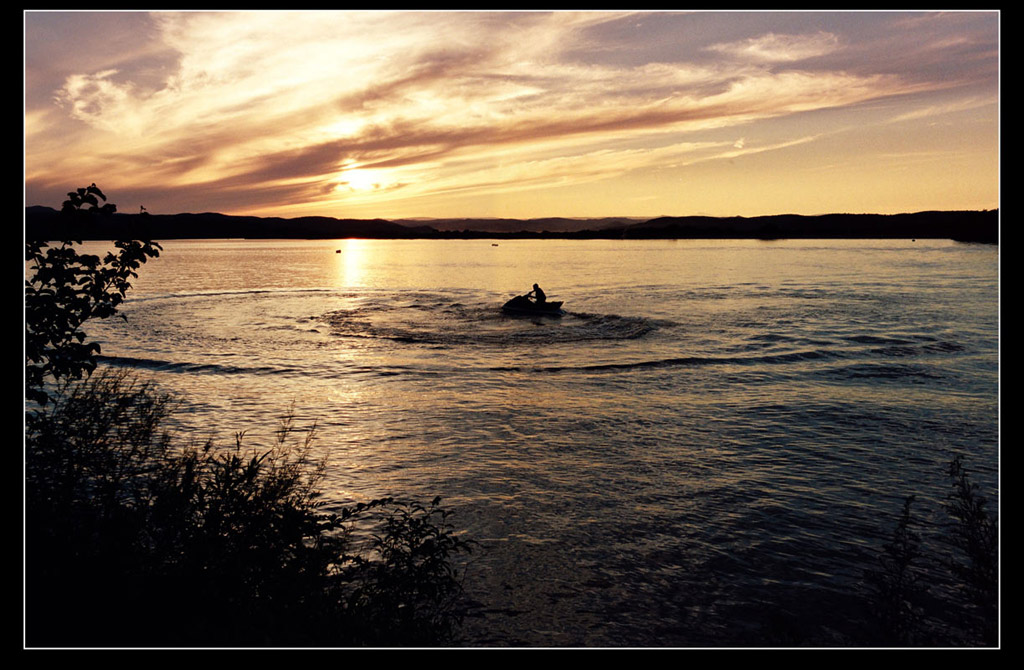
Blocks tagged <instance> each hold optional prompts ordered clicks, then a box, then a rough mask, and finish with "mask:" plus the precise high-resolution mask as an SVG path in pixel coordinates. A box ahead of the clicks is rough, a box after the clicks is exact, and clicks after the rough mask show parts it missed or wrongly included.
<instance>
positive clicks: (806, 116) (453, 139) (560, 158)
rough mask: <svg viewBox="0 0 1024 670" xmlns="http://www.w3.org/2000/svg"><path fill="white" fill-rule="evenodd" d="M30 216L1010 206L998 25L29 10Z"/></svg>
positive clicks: (768, 15)
mask: <svg viewBox="0 0 1024 670" xmlns="http://www.w3.org/2000/svg"><path fill="white" fill-rule="evenodd" d="M24 21H25V200H26V204H27V205H49V206H52V207H57V208H59V207H60V203H61V202H62V201H63V200H64V198H65V194H66V193H67V191H69V190H71V189H72V188H75V187H78V186H86V185H88V184H90V183H93V182H95V183H96V184H97V185H99V186H100V187H101V188H102V189H103V190H104V192H105V193H106V194H107V195H108V196H109V197H110V200H111V201H112V202H114V203H116V204H117V205H118V209H119V211H124V212H133V211H139V207H140V206H145V208H146V209H147V210H148V211H150V212H152V213H154V214H173V213H179V212H208V211H216V212H222V213H226V214H256V215H261V216H284V217H295V216H303V215H323V216H333V217H339V218H344V217H353V218H375V217H381V218H392V219H394V218H403V217H485V216H507V217H517V218H529V217H541V216H568V217H598V216H650V217H654V216H660V215H675V216H685V215H692V214H705V215H712V216H733V215H741V216H756V215H761V214H779V213H798V214H821V213H829V212H875V213H893V212H913V211H921V210H929V209H991V208H995V207H998V204H999V33H1000V23H999V22H1000V14H999V13H998V12H996V11H979V12H961V11H957V12H834V11H830V12H693V13H691V12H648V11H642V12H635V13H630V12H605V11H596V12H567V11H557V12H533V11H528V12H508V11H502V12H489V11H465V12H451V11H437V12H433V11H427V12H410V11H396V10H389V11H378V12H370V11H337V12H328V11H296V12H282V11H251V12H170V11H169V12H64V11H62V12H53V11H27V12H25V14H24Z"/></svg>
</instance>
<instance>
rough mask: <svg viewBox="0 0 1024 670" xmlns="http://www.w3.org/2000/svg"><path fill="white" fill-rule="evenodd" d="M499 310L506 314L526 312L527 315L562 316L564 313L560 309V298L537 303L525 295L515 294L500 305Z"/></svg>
mask: <svg viewBox="0 0 1024 670" xmlns="http://www.w3.org/2000/svg"><path fill="white" fill-rule="evenodd" d="M501 311H503V312H505V313H506V314H526V315H529V316H537V315H540V316H562V315H563V314H565V312H564V311H563V310H562V301H561V300H552V301H547V302H541V303H538V302H535V301H533V300H530V299H529V298H527V297H526V296H525V295H517V296H516V297H514V298H512V299H511V300H509V301H508V302H506V303H505V304H504V305H502V306H501Z"/></svg>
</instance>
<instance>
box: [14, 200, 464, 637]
mask: <svg viewBox="0 0 1024 670" xmlns="http://www.w3.org/2000/svg"><path fill="white" fill-rule="evenodd" d="M105 199H106V198H105V197H104V196H103V194H102V192H100V190H99V189H98V188H96V186H95V184H93V185H92V186H90V187H89V188H86V189H78V190H77V191H75V192H72V193H69V200H68V201H67V202H65V203H64V212H65V215H66V216H70V217H80V218H81V219H82V220H83V221H87V220H88V218H89V217H91V216H102V215H103V213H110V212H113V211H114V206H113V205H103V206H100V205H99V201H100V200H105ZM76 244H77V242H76V241H74V240H67V241H64V242H61V243H60V244H59V246H56V247H49V246H48V243H47V242H45V241H40V240H30V241H28V242H27V243H26V260H28V261H30V262H31V263H32V265H30V267H29V269H30V270H31V271H32V275H31V276H30V277H28V278H27V279H26V282H25V285H26V289H25V292H26V297H25V301H26V388H25V393H26V399H28V400H30V401H33V402H34V403H35V406H34V407H30V408H29V409H28V410H27V411H26V431H25V492H26V493H25V541H26V547H25V557H26V569H25V598H26V608H25V613H26V626H25V635H26V642H27V643H28V644H29V646H115V647H120V646H132V647H134V646H312V645H315V646H362V645H375V646H405V645H417V646H425V645H437V644H446V643H450V642H451V641H452V640H453V639H454V636H455V635H456V632H457V625H458V623H459V621H460V618H461V609H460V596H461V592H462V584H461V579H460V573H459V572H458V571H457V570H456V569H455V567H454V565H453V559H454V557H455V555H456V554H459V553H462V552H467V551H469V550H470V547H471V543H470V542H468V541H466V540H463V539H462V538H461V537H459V536H458V534H457V533H456V532H455V530H454V529H453V527H452V526H451V525H450V523H449V521H448V514H449V513H448V512H447V511H445V510H442V509H441V508H440V507H439V502H440V500H439V499H435V500H434V501H433V502H432V503H431V504H430V505H426V506H424V505H419V504H413V503H402V502H398V501H395V500H394V499H391V498H386V499H380V500H374V501H371V502H368V503H363V504H358V505H355V506H353V507H349V508H344V509H342V510H341V511H340V512H337V513H333V514H329V513H325V512H324V511H322V503H321V501H320V499H319V498H320V493H319V491H318V489H317V485H318V482H319V481H320V478H321V477H322V475H323V472H324V467H325V464H324V463H323V462H320V461H316V460H315V459H313V458H312V439H313V434H314V432H315V431H314V430H313V429H310V430H308V431H304V434H305V437H304V438H303V439H302V440H300V441H298V443H296V439H295V438H296V437H297V436H299V435H302V434H303V432H302V431H298V429H296V428H295V427H294V426H293V425H292V424H291V422H290V421H289V420H286V421H285V422H283V423H282V426H281V428H280V430H279V431H278V440H277V442H276V443H275V444H274V445H273V446H272V447H270V448H265V449H249V448H247V447H246V446H245V445H244V436H242V435H241V434H239V435H237V436H236V443H235V445H234V448H221V447H217V446H216V445H214V444H213V443H212V442H205V443H202V444H201V445H196V444H195V443H193V442H189V441H185V442H184V444H182V443H181V440H179V439H178V438H176V437H175V436H173V435H172V434H171V433H170V432H168V431H167V430H165V429H164V428H163V426H164V422H165V420H166V418H167V417H168V416H169V415H170V413H171V412H172V410H173V409H174V404H175V403H174V401H173V399H172V398H171V397H170V396H168V395H166V394H162V393H160V392H159V391H158V390H157V389H156V388H155V387H153V386H152V385H150V384H145V383H140V382H138V381H137V380H135V379H134V378H133V376H132V375H131V373H130V372H127V371H120V372H116V373H115V372H110V371H105V372H104V371H101V372H94V371H95V370H96V367H97V366H96V358H95V357H96V354H97V353H98V352H99V346H98V345H96V344H95V343H87V342H86V335H85V333H84V332H83V330H82V326H83V324H85V323H86V322H87V321H88V320H89V319H91V318H106V317H109V316H111V315H113V314H116V313H117V308H118V306H119V305H120V304H121V302H122V301H123V299H124V297H125V295H126V293H127V291H128V289H129V288H130V280H131V279H133V278H134V277H136V270H137V269H138V268H139V266H140V265H141V264H142V263H144V262H145V261H146V260H147V259H148V258H151V257H154V256H156V255H157V254H158V253H159V250H160V246H159V245H158V244H156V243H154V242H150V241H145V240H122V241H118V242H115V245H116V247H117V248H118V249H119V252H118V253H117V254H114V253H111V254H108V255H107V257H106V258H105V259H104V260H103V261H102V263H101V262H100V260H99V258H98V257H96V256H91V255H86V254H79V253H78V251H77V250H76V249H75V245H76ZM44 250H45V251H44ZM314 428H315V427H314ZM357 524H358V525H359V526H361V527H367V528H370V529H373V530H374V532H373V533H372V535H371V540H370V541H369V543H368V544H366V543H359V542H356V541H355V540H354V538H353V534H352V529H353V527H355V526H356V525H357Z"/></svg>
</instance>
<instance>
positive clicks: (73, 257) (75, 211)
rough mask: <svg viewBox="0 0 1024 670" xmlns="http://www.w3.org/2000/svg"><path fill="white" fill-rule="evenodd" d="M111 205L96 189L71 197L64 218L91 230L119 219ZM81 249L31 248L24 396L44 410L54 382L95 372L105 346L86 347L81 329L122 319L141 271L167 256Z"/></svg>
mask: <svg viewBox="0 0 1024 670" xmlns="http://www.w3.org/2000/svg"><path fill="white" fill-rule="evenodd" d="M106 200H107V197H106V196H105V195H104V194H103V192H102V191H101V190H100V189H99V188H98V187H97V186H96V184H95V183H94V184H91V185H89V186H87V187H85V188H79V189H77V190H75V191H71V192H69V193H68V199H67V200H65V201H64V203H63V206H62V208H61V213H62V215H63V216H66V217H73V222H74V224H76V225H77V224H81V225H88V223H89V222H90V221H92V220H94V219H95V218H96V217H105V216H110V215H112V214H113V213H114V212H115V211H117V206H116V205H114V204H113V203H107V202H106ZM100 201H103V204H100ZM72 230H73V229H72ZM80 244H81V239H67V240H63V241H60V242H55V243H51V242H48V241H46V240H39V239H26V242H25V260H26V262H27V263H29V266H28V273H29V275H28V276H27V277H26V279H25V396H26V398H27V399H28V400H31V401H34V402H37V403H39V404H40V405H45V404H46V403H47V402H49V401H50V400H51V391H48V390H47V389H46V384H47V382H48V380H49V381H50V382H51V383H54V384H58V385H59V384H61V383H63V382H66V381H70V380H74V379H81V378H82V377H84V376H86V375H88V374H89V373H91V372H92V371H93V370H94V369H95V368H96V355H97V354H99V353H100V345H99V344H98V343H96V342H86V334H85V332H84V331H83V330H82V325H83V324H84V323H85V322H86V321H88V320H89V319H94V318H99V319H105V318H107V317H110V316H113V315H114V314H116V313H117V308H118V306H119V305H120V304H121V303H122V302H123V301H124V298H125V295H126V294H127V292H128V289H129V288H130V287H131V280H132V279H134V278H136V277H138V273H137V270H138V268H139V267H140V266H141V265H142V264H143V263H145V262H146V261H147V260H148V259H150V258H153V257H156V256H159V255H160V251H161V250H162V247H161V246H160V245H159V244H158V243H156V242H153V241H150V240H118V241H115V242H114V246H115V247H116V248H117V250H118V251H117V252H116V253H114V252H108V253H107V255H106V256H105V257H104V258H103V259H102V260H101V259H100V257H99V256H96V255H93V254H80V253H79V252H78V251H77V250H76V248H75V245H80Z"/></svg>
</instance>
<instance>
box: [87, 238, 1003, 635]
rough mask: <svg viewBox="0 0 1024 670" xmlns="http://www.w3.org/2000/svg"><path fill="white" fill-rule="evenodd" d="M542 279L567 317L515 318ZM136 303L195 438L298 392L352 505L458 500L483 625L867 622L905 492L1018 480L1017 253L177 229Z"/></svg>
mask: <svg viewBox="0 0 1024 670" xmlns="http://www.w3.org/2000/svg"><path fill="white" fill-rule="evenodd" d="M90 246H103V245H95V244H91V245H90ZM534 282H537V283H539V284H540V285H541V286H542V287H543V288H544V289H545V291H546V292H547V294H548V296H549V299H552V300H564V301H565V305H564V307H565V309H566V311H567V312H568V313H567V314H566V315H565V316H563V317H561V318H550V317H543V318H523V317H506V316H503V315H502V314H501V313H500V310H499V307H500V305H501V304H502V303H503V302H504V301H505V300H507V299H508V298H509V297H511V296H513V295H515V294H517V293H524V292H526V291H527V290H528V289H529V287H530V286H531V285H532V284H533V283H534ZM123 312H124V313H125V314H126V315H127V317H128V320H127V322H121V321H119V320H110V321H108V322H105V323H102V324H97V325H95V326H93V328H92V330H91V331H89V332H90V335H95V336H97V337H98V338H99V339H100V340H101V342H102V345H103V354H104V356H105V357H106V359H105V360H106V362H108V363H110V364H115V365H124V364H132V365H136V366H138V367H139V369H140V374H143V375H146V376H149V377H151V378H153V379H155V380H156V381H157V382H158V383H159V384H160V386H161V387H162V388H164V389H165V390H168V391H171V392H173V393H175V394H178V395H179V396H180V397H181V399H182V400H183V406H182V410H181V412H180V413H179V415H178V416H177V421H178V422H179V423H180V424H181V425H182V426H184V427H186V428H187V429H188V430H190V431H193V432H194V433H195V434H198V435H200V436H203V437H205V436H207V435H212V436H215V437H217V439H219V440H220V441H221V442H222V443H224V444H225V445H230V444H232V443H233V435H234V433H235V432H236V431H242V430H244V431H247V438H246V439H247V442H249V443H251V444H259V443H261V441H264V440H266V441H269V440H270V439H271V434H272V432H273V429H274V428H275V427H276V426H277V424H278V421H279V419H280V418H281V417H282V416H284V415H285V414H287V413H289V411H290V412H291V413H293V414H294V415H295V418H296V421H297V422H298V423H299V424H302V425H309V424H311V423H312V422H314V421H315V422H316V426H317V429H316V432H317V441H316V445H317V448H318V449H319V450H320V451H321V452H322V453H323V454H324V455H326V456H327V457H328V458H329V461H330V467H329V470H328V475H327V478H326V480H325V482H324V491H325V493H326V494H327V497H328V499H329V500H330V501H331V503H332V504H333V505H344V504H350V503H352V502H355V501H365V500H369V499H372V498H377V497H381V496H385V495H395V496H397V497H401V498H405V499H415V500H421V501H429V500H430V499H431V498H433V497H434V496H435V495H440V496H442V499H443V503H444V505H445V506H446V507H447V508H449V509H452V510H453V511H454V516H453V517H452V518H453V521H454V522H455V523H456V525H457V526H458V527H459V528H460V529H462V530H464V532H465V534H466V535H467V536H468V537H471V538H472V539H474V540H476V541H478V542H479V543H480V548H479V549H478V550H477V551H476V552H475V553H474V554H473V555H472V557H471V561H470V562H469V564H468V566H467V570H468V572H467V580H466V587H467V592H468V593H469V595H470V596H471V597H472V598H473V599H474V600H476V601H477V602H478V603H479V604H480V607H479V609H478V611H477V613H476V615H475V616H473V617H471V618H470V619H469V620H467V623H466V629H465V630H466V634H467V635H468V636H469V637H470V640H471V643H472V644H475V645H520V646H584V645H587V646H619V645H627V646H691V645H704V644H722V643H735V644H759V643H766V642H768V643H770V642H772V641H779V640H782V641H785V640H786V639H787V636H790V637H792V636H796V637H798V638H800V639H801V640H803V641H808V640H809V641H811V642H814V643H822V642H824V643H828V642H829V636H834V639H835V640H837V641H840V642H841V641H843V640H844V639H848V637H844V636H850V635H853V634H854V633H855V629H856V627H857V625H858V624H857V620H856V617H855V616H853V615H852V614H851V613H853V612H856V611H857V610H856V605H857V602H858V601H857V599H856V596H855V594H856V593H857V592H858V589H861V587H862V582H863V570H864V568H865V567H866V566H868V565H869V564H870V563H871V561H872V560H873V557H874V555H875V552H877V550H878V548H879V547H880V545H881V543H882V542H883V541H884V539H885V538H886V536H887V535H888V534H889V533H890V532H891V530H892V528H893V526H894V523H895V518H896V516H897V515H898V512H899V509H900V505H901V502H902V499H903V497H904V496H906V495H909V494H911V493H913V494H916V495H917V497H918V498H917V499H918V502H917V504H916V508H915V509H917V510H918V511H919V512H920V514H921V515H923V516H924V517H925V518H926V520H929V521H932V522H934V523H938V522H939V521H940V520H941V516H942V515H941V509H940V507H939V506H940V505H941V502H942V500H943V498H944V496H945V495H946V493H947V490H948V483H947V480H946V478H945V468H946V464H947V463H948V462H949V460H950V458H951V457H952V455H953V454H955V453H962V454H964V455H965V457H966V462H967V464H968V467H969V468H970V470H971V471H972V476H973V478H974V479H975V481H977V482H978V483H979V484H980V485H981V487H982V492H983V493H984V494H985V495H987V496H988V497H989V498H990V500H991V504H993V505H994V504H996V503H997V502H998V488H997V486H998V360H999V359H998V332H999V331H998V249H997V248H996V247H992V246H985V245H970V244H958V243H953V242H946V241H917V242H912V241H891V240H885V241H873V240H866V241H865V240H858V241H773V242H762V241H742V240H741V241H718V240H696V241H562V240H543V241H537V240H532V241H525V240H524V241H501V242H500V244H499V245H497V246H493V245H492V243H491V242H490V241H480V240H472V241H455V240H450V241H427V240H408V241H404V240H403V241H371V240H334V241H241V240H221V241H170V242H166V243H165V244H164V252H163V254H162V255H161V257H160V258H159V259H156V260H154V261H151V262H150V263H148V264H147V265H146V266H144V267H143V268H142V270H141V274H140V277H139V279H138V281H137V282H136V284H135V287H134V288H133V290H132V292H131V294H130V299H129V300H128V302H127V303H126V305H125V308H124V310H123ZM861 590H862V589H861ZM794 631H796V632H794Z"/></svg>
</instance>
